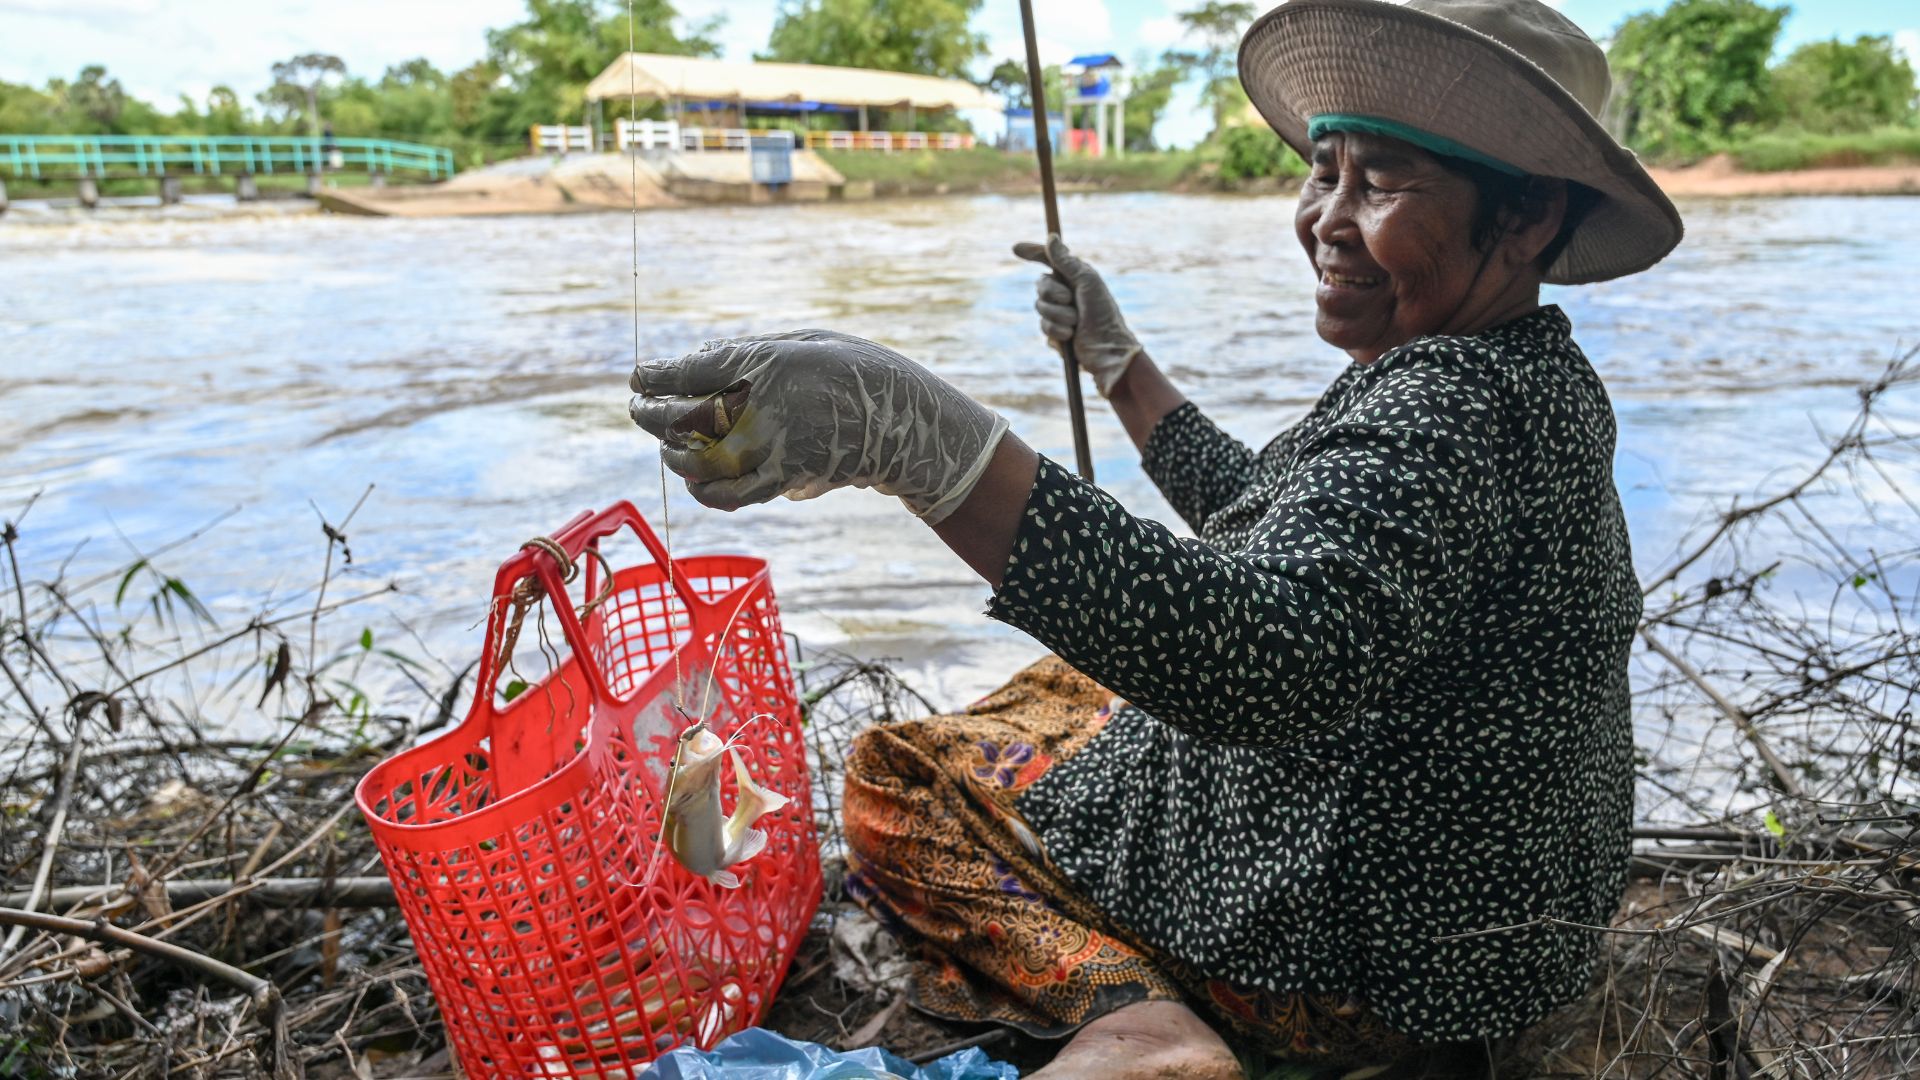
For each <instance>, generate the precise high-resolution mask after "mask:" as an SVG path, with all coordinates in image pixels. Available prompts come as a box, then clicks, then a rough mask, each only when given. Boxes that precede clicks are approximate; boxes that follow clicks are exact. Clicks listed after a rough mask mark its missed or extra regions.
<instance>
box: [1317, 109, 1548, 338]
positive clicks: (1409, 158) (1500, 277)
mask: <svg viewBox="0 0 1920 1080" xmlns="http://www.w3.org/2000/svg"><path fill="white" fill-rule="evenodd" d="M1310 164H1311V170H1310V172H1309V174H1308V176H1307V179H1306V181H1305V182H1304V183H1303V184H1302V185H1301V188H1300V204H1299V208H1298V209H1297V210H1296V212H1295V214H1294V232H1295V235H1296V236H1297V237H1298V238H1299V241H1300V246H1301V248H1302V249H1303V250H1304V251H1305V252H1306V255H1307V260H1308V261H1309V262H1310V263H1311V264H1312V265H1313V267H1314V271H1315V275H1316V277H1317V278H1318V280H1319V286H1318V288H1317V289H1316V291H1315V293H1314V302H1315V308H1316V311H1315V329H1317V330H1318V331H1319V333H1320V337H1321V338H1322V339H1323V340H1324V341H1326V342H1327V343H1328V344H1330V345H1332V346H1334V347H1335V348H1339V349H1343V350H1345V351H1346V352H1347V354H1348V355H1349V356H1351V357H1352V358H1353V359H1354V360H1355V361H1357V362H1359V363H1363V364H1366V363H1372V362H1373V361H1374V360H1377V359H1379V358H1380V357H1381V355H1383V354H1385V353H1386V352H1387V351H1388V350H1390V349H1393V348H1396V347H1397V346H1400V345H1404V344H1406V343H1407V342H1409V341H1412V340H1413V339H1415V338H1417V337H1422V336H1425V335H1429V334H1476V333H1479V332H1481V331H1483V330H1487V329H1490V328H1492V327H1494V326H1498V325H1500V324H1501V323H1504V322H1507V321H1509V320H1511V319H1516V318H1519V317H1520V316H1522V315H1525V314H1527V313H1528V312H1531V311H1533V310H1535V309H1537V308H1538V307H1539V306H1540V277H1541V269H1540V268H1539V267H1538V266H1536V265H1534V263H1535V260H1536V259H1537V258H1538V257H1539V256H1540V253H1541V252H1542V251H1543V250H1544V249H1545V248H1546V246H1547V244H1548V243H1550V242H1551V241H1552V239H1553V237H1554V236H1555V234H1557V233H1558V232H1559V229H1560V222H1561V219H1562V216H1563V214H1564V213H1565V209H1566V187H1565V185H1564V184H1562V183H1559V182H1557V181H1542V182H1541V183H1542V184H1543V185H1544V186H1543V188H1542V191H1543V193H1544V194H1545V196H1546V197H1545V199H1544V200H1543V204H1542V207H1541V209H1540V212H1539V213H1538V214H1537V215H1536V216H1535V217H1534V219H1533V220H1531V221H1504V222H1502V224H1503V225H1504V226H1506V231H1505V232H1504V234H1503V235H1502V236H1501V237H1500V238H1499V239H1498V240H1497V241H1495V242H1494V243H1493V244H1492V245H1491V246H1489V247H1487V248H1484V249H1483V248H1479V247H1475V246H1474V243H1473V235H1472V233H1473V223H1474V212H1475V207H1476V205H1477V203H1478V192H1477V191H1476V190H1475V188H1474V184H1473V181H1472V180H1470V179H1468V178H1467V177H1466V176H1463V175H1461V174H1459V173H1456V172H1454V171H1452V170H1450V169H1448V168H1446V167H1445V166H1443V165H1442V164H1441V163H1440V159H1438V158H1437V157H1435V156H1434V155H1432V154H1430V153H1428V152H1427V151H1425V150H1422V149H1420V148H1418V147H1416V146H1413V145H1412V144H1410V143H1405V142H1402V141H1400V140H1398V139H1391V138H1387V137H1385V136H1380V135H1367V134H1361V133H1358V132H1333V133H1329V134H1327V135H1325V136H1323V137H1322V138H1321V139H1320V140H1319V141H1318V142H1317V143H1315V144H1314V148H1313V160H1312V162H1311V163H1310Z"/></svg>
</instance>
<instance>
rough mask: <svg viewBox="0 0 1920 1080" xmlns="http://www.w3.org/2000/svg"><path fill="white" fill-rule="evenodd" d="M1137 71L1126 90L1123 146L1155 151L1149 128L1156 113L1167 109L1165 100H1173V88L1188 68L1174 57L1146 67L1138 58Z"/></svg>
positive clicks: (1184, 77)
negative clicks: (1139, 70)
mask: <svg viewBox="0 0 1920 1080" xmlns="http://www.w3.org/2000/svg"><path fill="white" fill-rule="evenodd" d="M1138 66H1139V67H1140V68H1141V69H1142V70H1141V73H1140V74H1138V75H1136V76H1134V77H1133V84H1132V86H1131V87H1130V88H1129V89H1128V91H1127V103H1126V106H1125V109H1126V114H1127V149H1129V150H1156V149H1158V148H1159V147H1158V145H1157V144H1156V143H1155V142H1154V138H1153V128H1154V125H1156V124H1158V123H1159V122H1160V116H1161V114H1162V113H1165V112H1166V111H1167V103H1168V102H1170V101H1172V100H1173V89H1174V87H1176V86H1179V85H1180V84H1181V83H1182V82H1185V81H1186V79H1187V74H1188V71H1189V69H1188V68H1187V66H1186V65H1185V64H1182V63H1180V62H1179V61H1178V60H1162V61H1161V62H1160V63H1159V64H1158V65H1157V66H1155V67H1151V68H1149V67H1147V66H1146V58H1145V57H1142V58H1141V61H1140V63H1139V65H1138Z"/></svg>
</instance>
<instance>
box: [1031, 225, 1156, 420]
mask: <svg viewBox="0 0 1920 1080" xmlns="http://www.w3.org/2000/svg"><path fill="white" fill-rule="evenodd" d="M1013 253H1014V254H1015V255H1018V256H1020V257H1021V258H1023V259H1026V260H1027V261H1029V262H1037V263H1040V264H1042V265H1045V266H1049V267H1052V268H1053V273H1051V274H1046V275H1044V276H1042V277H1041V278H1040V282H1039V293H1040V299H1039V300H1037V301H1035V302H1034V305H1033V308H1034V310H1035V311H1038V312H1039V313H1040V329H1041V332H1043V333H1045V334H1046V335H1047V338H1048V340H1050V341H1054V342H1062V341H1071V342H1073V356H1074V359H1075V360H1077V361H1078V362H1079V364H1080V367H1081V370H1083V371H1086V372H1087V373H1088V374H1090V375H1092V376H1093V382H1094V385H1096V386H1098V387H1099V388H1100V394H1101V396H1102V397H1105V396H1108V395H1110V394H1112V392H1113V387H1114V384H1115V383H1117V382H1119V381H1120V376H1122V375H1124V374H1126V372H1127V365H1128V364H1131V363H1133V358H1134V357H1136V356H1139V355H1140V353H1141V351H1142V350H1141V348H1140V340H1139V339H1138V338H1136V337H1134V336H1133V331H1131V330H1129V329H1127V321H1126V320H1125V319H1123V318H1121V317H1120V305H1119V304H1118V303H1116V302H1115V301H1114V299H1113V294H1112V293H1111V292H1108V291H1107V283H1106V282H1104V281H1101V280H1100V275H1099V273H1098V272H1097V271H1095V270H1094V268H1093V267H1091V266H1088V265H1087V264H1086V262H1085V261H1083V260H1081V259H1079V258H1077V257H1076V256H1075V255H1074V254H1073V253H1072V252H1070V251H1068V250H1067V245H1066V244H1065V243H1064V242H1063V241H1062V240H1061V239H1060V238H1059V237H1058V236H1051V237H1048V238H1047V243H1046V246H1045V247H1042V246H1041V245H1039V244H1015V245H1013Z"/></svg>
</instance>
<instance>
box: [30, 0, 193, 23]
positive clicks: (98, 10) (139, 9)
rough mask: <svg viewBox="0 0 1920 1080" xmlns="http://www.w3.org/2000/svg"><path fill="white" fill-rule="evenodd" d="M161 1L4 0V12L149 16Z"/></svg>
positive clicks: (85, 16) (83, 16) (87, 16)
mask: <svg viewBox="0 0 1920 1080" xmlns="http://www.w3.org/2000/svg"><path fill="white" fill-rule="evenodd" d="M160 6H161V4H160V0H0V15H43V16H52V17H57V18H64V19H100V18H109V17H113V16H126V15H149V14H152V13H153V12H156V11H159V10H160Z"/></svg>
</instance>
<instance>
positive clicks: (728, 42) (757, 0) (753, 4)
mask: <svg viewBox="0 0 1920 1080" xmlns="http://www.w3.org/2000/svg"><path fill="white" fill-rule="evenodd" d="M674 7H675V8H676V9H678V10H679V12H680V15H681V17H682V18H684V19H685V20H686V21H687V22H689V23H697V22H701V21H703V20H705V19H708V18H710V17H712V16H714V15H724V16H726V19H727V21H726V25H724V26H722V27H721V28H720V35H719V36H720V48H721V51H722V54H723V55H724V56H725V57H726V58H727V59H728V60H751V59H753V54H754V53H756V52H759V51H760V50H761V49H764V48H766V47H767V38H768V37H770V36H771V35H772V34H773V22H774V19H775V18H776V17H777V16H778V15H779V4H778V3H777V2H776V0H680V2H679V3H677V4H675V5H674Z"/></svg>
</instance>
